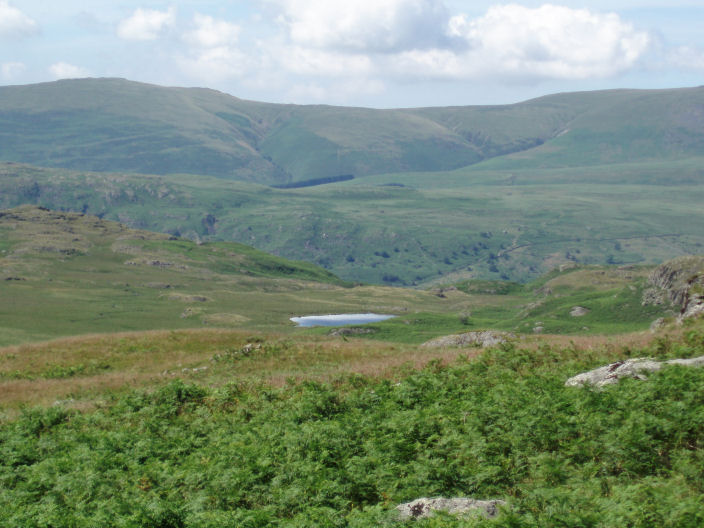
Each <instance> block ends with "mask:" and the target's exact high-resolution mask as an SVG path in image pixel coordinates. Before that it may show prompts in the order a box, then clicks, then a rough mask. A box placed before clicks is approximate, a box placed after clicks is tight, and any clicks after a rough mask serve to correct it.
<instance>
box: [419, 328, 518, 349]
mask: <svg viewBox="0 0 704 528" xmlns="http://www.w3.org/2000/svg"><path fill="white" fill-rule="evenodd" d="M515 337H516V336H515V335H514V334H509V333H507V332H494V331H493V330H485V331H482V332H466V333H464V334H454V335H449V336H443V337H436V338H435V339H431V340H430V341H426V342H425V343H423V344H422V345H421V346H422V347H426V348H445V347H489V346H496V345H500V344H501V343H505V342H506V341H507V340H508V339H512V338H515Z"/></svg>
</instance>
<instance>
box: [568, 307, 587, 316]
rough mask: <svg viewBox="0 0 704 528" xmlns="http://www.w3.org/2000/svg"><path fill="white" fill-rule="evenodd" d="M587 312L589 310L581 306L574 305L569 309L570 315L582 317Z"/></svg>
mask: <svg viewBox="0 0 704 528" xmlns="http://www.w3.org/2000/svg"><path fill="white" fill-rule="evenodd" d="M588 313H589V310H587V309H586V308H584V307H582V306H575V307H573V308H572V310H570V315H571V316H572V317H582V316H583V315H587V314H588Z"/></svg>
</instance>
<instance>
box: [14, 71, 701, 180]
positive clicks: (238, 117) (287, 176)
mask: <svg viewBox="0 0 704 528" xmlns="http://www.w3.org/2000/svg"><path fill="white" fill-rule="evenodd" d="M644 105H645V106H646V107H648V108H651V109H652V111H650V112H644V111H643V108H642V107H643V106H644ZM701 108H704V89H701V88H680V89H671V90H652V91H651V90H629V89H623V90H607V91H595V92H573V93H562V94H555V95H547V96H543V97H539V98H536V99H530V100H527V101H524V102H520V103H514V104H510V105H491V106H459V107H458V106H455V107H428V108H400V109H369V108H361V107H336V106H330V105H294V104H277V103H262V102H257V101H250V100H245V99H239V98H237V97H235V96H232V95H229V94H225V93H223V92H219V91H217V90H211V89H208V88H179V87H161V86H156V85H151V84H146V83H138V82H134V81H128V80H125V79H116V78H104V79H75V80H62V81H55V82H50V83H41V84H33V85H18V86H5V87H0V140H1V141H0V159H1V160H3V161H14V162H22V163H31V164H35V165H41V166H47V167H55V168H69V169H76V170H94V171H100V172H106V171H124V172H133V173H153V174H170V173H188V174H205V175H211V176H216V177H219V178H225V179H233V180H242V181H251V182H256V183H262V184H265V185H276V184H279V185H281V184H288V183H295V182H298V181H304V180H312V179H317V178H330V177H337V176H339V175H342V174H353V175H355V176H356V177H362V176H366V175H372V174H381V173H390V172H418V171H439V170H453V169H458V168H461V167H465V166H469V165H474V164H477V163H480V162H484V163H487V162H488V163H492V160H498V166H501V167H503V166H506V167H509V168H520V167H524V166H541V165H545V164H547V165H549V166H553V167H554V166H574V165H575V164H580V165H581V164H591V163H595V162H618V161H633V160H640V159H648V158H649V157H658V158H662V157H677V156H681V155H684V154H690V155H691V154H701V153H702V152H704V148H703V146H704V128H703V127H702V124H701V123H700V122H699V121H698V120H697V119H696V116H697V115H699V113H700V112H701ZM633 109H635V110H638V112H637V113H634V112H635V111H634V110H633ZM661 109H664V110H662V111H660V110H661ZM665 110H667V112H665ZM629 112H631V117H630V120H629V119H624V116H626V115H627V114H628V113H629ZM668 116H669V117H668ZM687 116H690V117H689V118H688V117H687ZM691 116H694V118H692V117H691ZM641 125H643V126H641ZM645 125H647V126H645ZM663 138H664V139H663ZM605 142H606V143H608V144H609V145H610V146H611V149H610V150H609V151H608V152H606V151H605V148H604V144H605ZM546 145H547V146H546ZM654 145H655V146H657V148H654ZM505 156H508V158H506V159H504V158H503V157H505ZM502 164H503V165H502Z"/></svg>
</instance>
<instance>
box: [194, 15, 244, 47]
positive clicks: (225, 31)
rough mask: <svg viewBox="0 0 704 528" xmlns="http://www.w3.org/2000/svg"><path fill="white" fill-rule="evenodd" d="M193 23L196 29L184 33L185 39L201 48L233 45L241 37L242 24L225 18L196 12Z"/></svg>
mask: <svg viewBox="0 0 704 528" xmlns="http://www.w3.org/2000/svg"><path fill="white" fill-rule="evenodd" d="M193 24H194V26H195V27H194V29H193V30H191V31H188V32H187V33H186V34H185V35H184V40H185V41H186V42H188V43H189V44H192V45H194V46H199V47H201V48H217V47H221V46H232V45H234V44H236V43H237V39H238V38H239V34H240V26H238V25H237V24H233V23H231V22H227V21H225V20H218V19H216V18H213V17H211V16H207V15H201V14H200V13H196V14H195V16H194V17H193Z"/></svg>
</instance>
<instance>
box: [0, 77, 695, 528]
mask: <svg viewBox="0 0 704 528" xmlns="http://www.w3.org/2000/svg"><path fill="white" fill-rule="evenodd" d="M703 104H704V88H701V87H699V88H687V89H677V90H608V91H598V92H578V93H564V94H556V95H550V96H545V97H541V98H538V99H533V100H530V101H526V102H523V103H518V104H513V105H503V106H498V105H497V106H486V107H476V106H467V107H447V108H409V109H389V110H375V109H365V108H342V107H332V106H324V105H311V106H300V105H283V104H270V103H260V102H255V101H246V100H242V99H238V98H235V97H232V96H230V95H227V94H224V93H222V92H217V91H214V90H207V89H186V88H164V87H160V86H155V85H148V84H143V83H134V82H131V81H126V80H123V79H76V80H63V81H58V82H53V83H43V84H37V85H26V86H4V87H0V160H2V161H0V454H1V455H2V456H0V525H2V526H7V527H8V528H20V527H21V528H25V527H26V526H37V527H49V526H51V527H64V526H65V527H82V526H116V527H117V526H119V527H124V528H127V527H136V526H140V527H154V528H157V527H161V528H165V527H178V528H183V527H198V528H201V527H205V528H209V527H212V528H215V527H217V528H221V527H228V526H232V527H235V526H237V527H257V528H260V527H261V528H264V527H281V528H284V527H285V528H301V527H309V526H316V527H323V528H343V527H344V528H372V527H375V528H376V527H380V526H383V527H387V528H390V527H392V526H417V527H428V528H431V527H432V528H439V527H443V528H445V527H463V528H465V527H475V528H476V527H480V526H481V527H489V526H515V527H521V528H523V527H525V528H537V527H540V528H544V527H548V528H552V527H555V528H557V527H565V526H600V527H605V528H611V527H613V528H620V527H622V526H634V527H636V526H643V527H646V526H672V527H679V526H700V525H702V523H704V510H703V509H702V506H701V496H702V493H704V490H703V489H702V482H704V464H703V463H702V460H704V459H703V457H702V452H703V451H702V445H703V442H704V421H703V420H702V413H701V404H702V401H704V369H702V368H697V365H699V364H700V363H701V361H700V360H697V359H694V358H698V357H704V320H703V319H702V316H701V314H702V313H703V312H704V257H702V256H701V255H702V254H704V214H703V210H702V207H701V204H702V203H704V186H703V185H702V182H703V181H704V180H703V178H704V163H703V162H704V121H702V120H701V118H700V117H701V108H702V105H703ZM350 313H351V314H359V313H377V314H387V315H391V316H393V317H392V318H389V319H386V320H383V321H376V322H372V323H367V324H351V325H347V326H343V327H319V326H315V327H298V326H296V324H295V323H294V322H293V321H292V320H291V318H295V317H300V316H311V315H330V314H350ZM637 358H648V359H650V360H653V361H650V366H651V370H648V371H647V373H646V372H645V371H643V372H640V371H634V373H633V374H632V375H627V376H626V377H625V378H623V379H620V378H618V377H617V376H616V374H613V373H615V372H617V371H618V372H620V369H621V368H622V367H624V366H628V365H630V362H629V361H630V360H635V359H637ZM683 359H685V360H687V361H680V360H683ZM655 360H656V361H657V362H658V363H657V364H655V363H654V361H655ZM671 360H674V361H671ZM653 364H654V365H655V366H653ZM595 368H603V370H604V371H606V372H607V373H610V374H608V375H609V376H612V377H611V378H607V381H608V382H609V383H607V384H605V385H604V386H603V387H601V386H600V387H596V386H590V385H588V384H587V385H586V386H572V385H571V384H569V383H568V384H566V381H567V380H568V379H572V378H573V377H574V376H576V375H578V374H580V373H582V372H584V371H587V370H590V369H595ZM612 374H613V375H612ZM421 497H465V499H464V500H470V499H469V498H471V500H478V501H480V502H482V501H490V502H491V504H492V505H493V506H492V508H493V510H492V513H491V515H494V514H496V515H497V517H496V518H487V517H485V516H484V515H481V514H480V515H474V514H469V515H453V514H449V513H442V512H440V513H438V514H437V515H435V516H434V517H429V518H427V519H426V518H420V515H416V513H418V512H416V513H414V511H415V510H411V512H412V517H413V518H411V519H405V520H404V519H402V518H401V517H400V516H399V514H398V511H397V509H396V508H397V506H398V505H400V504H402V503H408V501H413V500H414V499H418V498H421ZM471 500H470V502H471ZM415 517H418V518H417V519H416V518H415Z"/></svg>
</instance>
